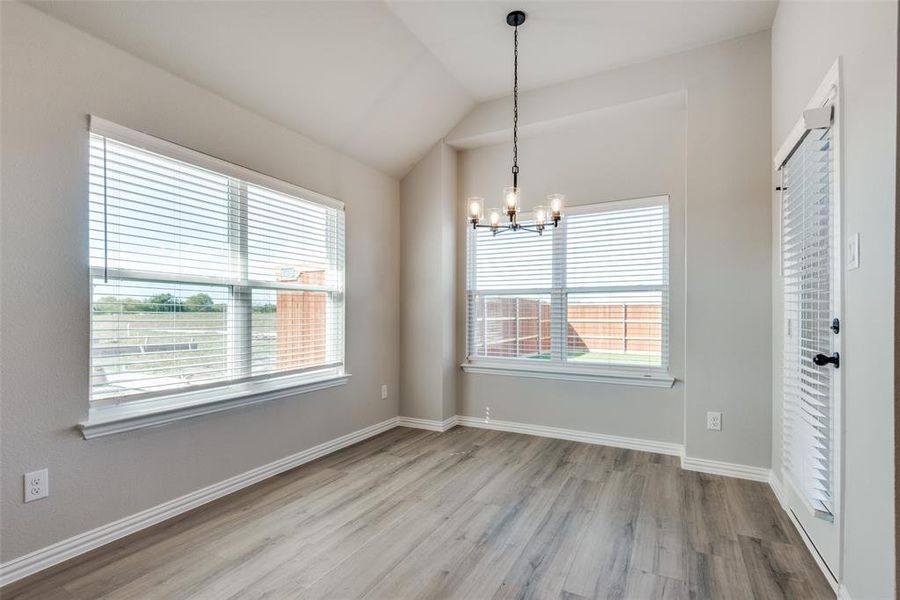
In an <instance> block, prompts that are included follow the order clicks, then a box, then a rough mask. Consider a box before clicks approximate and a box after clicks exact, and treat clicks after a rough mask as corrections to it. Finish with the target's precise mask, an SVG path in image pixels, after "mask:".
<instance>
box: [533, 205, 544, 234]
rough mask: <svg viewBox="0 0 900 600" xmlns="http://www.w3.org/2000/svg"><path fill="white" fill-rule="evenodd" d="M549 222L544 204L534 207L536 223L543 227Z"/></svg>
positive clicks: (537, 225) (539, 227)
mask: <svg viewBox="0 0 900 600" xmlns="http://www.w3.org/2000/svg"><path fill="white" fill-rule="evenodd" d="M546 222H547V209H546V208H544V207H543V206H535V207H534V224H535V226H536V227H537V228H538V229H543V228H544V224H545V223H546Z"/></svg>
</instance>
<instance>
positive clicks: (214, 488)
mask: <svg viewBox="0 0 900 600" xmlns="http://www.w3.org/2000/svg"><path fill="white" fill-rule="evenodd" d="M456 425H463V426H466V427H477V428H480V429H493V430H497V431H509V432H513V433H523V434H527V435H536V436H540V437H548V438H555V439H561V440H570V441H574V442H584V443H587V444H597V445H601V446H612V447H615V448H626V449H629V450H639V451H642V452H655V453H657V454H667V455H670V456H678V457H681V467H682V468H683V469H688V470H693V471H702V472H704V473H711V474H715V475H725V476H728V477H738V478H741V479H752V480H754V481H766V482H768V483H769V485H770V486H771V487H772V490H773V491H774V493H775V495H776V496H777V497H778V499H779V502H781V503H782V506H785V500H784V494H783V490H782V487H781V485H780V481H779V480H778V479H777V478H776V477H774V476H773V475H772V474H771V473H770V470H769V469H764V468H761V467H750V466H747V465H739V464H734V463H725V462H719V461H713V460H706V459H698V458H689V457H686V456H684V446H682V445H681V444H674V443H668V442H658V441H655V440H645V439H640V438H629V437H621V436H615V435H606V434H602V433H592V432H588V431H579V430H576V429H563V428H559V427H546V426H542V425H531V424H528V423H516V422H513V421H496V420H493V419H490V420H485V419H479V418H477V417H467V416H461V415H455V416H453V417H450V418H449V419H446V420H444V421H437V420H430V419H417V418H413V417H393V418H390V419H387V420H385V421H382V422H381V423H376V424H375V425H372V426H370V427H366V428H364V429H360V430H358V431H354V432H352V433H349V434H347V435H344V436H341V437H339V438H335V439H333V440H330V441H328V442H325V443H323V444H319V445H318V446H314V447H312V448H309V449H307V450H304V451H302V452H298V453H297V454H293V455H291V456H287V457H285V458H282V459H280V460H277V461H274V462H271V463H269V464H267V465H263V466H261V467H257V468H256V469H252V470H250V471H247V472H246V473H243V474H241V475H237V476H235V477H232V478H230V479H226V480H225V481H222V482H219V483H215V484H213V485H211V486H208V487H205V488H203V489H201V490H197V491H196V492H191V493H190V494H186V495H184V496H181V497H180V498H176V499H174V500H170V501H168V502H165V503H163V504H160V505H157V506H154V507H152V508H149V509H147V510H144V511H142V512H139V513H137V514H135V515H131V516H129V517H125V518H123V519H119V520H118V521H114V522H113V523H109V524H107V525H103V526H101V527H98V528H96V529H92V530H90V531H86V532H84V533H81V534H78V535H76V536H74V537H71V538H68V539H66V540H62V541H60V542H57V543H55V544H52V545H50V546H47V547H46V548H42V549H40V550H36V551H34V552H31V553H30V554H26V555H24V556H20V557H19V558H15V559H13V560H11V561H9V562H7V563H3V564H0V587H2V586H4V585H7V584H10V583H12V582H14V581H17V580H19V579H22V578H23V577H27V576H28V575H32V574H34V573H37V572H39V571H42V570H44V569H47V568H49V567H52V566H54V565H57V564H59V563H61V562H63V561H66V560H68V559H70V558H74V557H76V556H78V555H80V554H84V553H85V552H88V551H90V550H94V549H96V548H99V547H100V546H103V545H105V544H108V543H110V542H113V541H115V540H118V539H120V538H123V537H125V536H127V535H130V534H132V533H135V532H137V531H140V530H141V529H145V528H147V527H150V526H151V525H155V524H157V523H160V522H162V521H165V520H166V519H170V518H172V517H174V516H177V515H179V514H181V513H184V512H187V511H189V510H191V509H194V508H197V507H198V506H202V505H203V504H206V503H208V502H211V501H213V500H216V499H218V498H221V497H223V496H226V495H228V494H230V493H232V492H236V491H238V490H241V489H243V488H246V487H248V486H251V485H253V484H255V483H258V482H260V481H262V480H264V479H267V478H269V477H272V476H273V475H277V474H279V473H282V472H284V471H288V470H290V469H293V468H295V467H298V466H300V465H302V464H305V463H307V462H310V461H312V460H315V459H317V458H320V457H322V456H325V455H326V454H330V453H332V452H335V451H337V450H340V449H341V448H345V447H347V446H350V445H352V444H355V443H357V442H361V441H363V440H365V439H367V438H370V437H372V436H375V435H378V434H379V433H383V432H385V431H387V430H389V429H393V428H394V427H397V426H403V427H412V428H416V429H426V430H428V431H438V432H444V431H447V430H449V429H451V428H452V427H455V426H456ZM788 514H790V511H788ZM795 525H796V523H795ZM829 581H833V580H832V579H829ZM838 598H839V600H844V599H846V600H849V598H850V596H849V595H848V594H847V593H846V588H844V587H843V586H841V588H840V591H839V592H838Z"/></svg>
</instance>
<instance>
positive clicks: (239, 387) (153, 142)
mask: <svg viewBox="0 0 900 600" xmlns="http://www.w3.org/2000/svg"><path fill="white" fill-rule="evenodd" d="M88 130H89V131H90V132H91V133H95V134H97V135H102V136H105V137H110V138H112V139H115V140H118V141H121V142H123V143H126V144H129V145H132V146H135V147H138V148H143V149H145V150H148V151H151V152H155V153H157V154H161V155H164V156H167V157H170V158H174V159H177V160H181V161H183V162H186V163H189V164H192V165H195V166H199V167H203V168H206V169H209V170H212V171H216V172H218V173H220V174H223V175H226V176H228V177H232V178H235V179H240V180H243V181H245V182H248V183H253V184H257V185H260V186H262V187H266V188H268V189H272V190H275V191H278V192H282V193H285V194H288V195H291V196H297V197H300V198H303V199H304V200H307V201H310V202H313V203H317V204H321V205H324V206H327V207H331V208H336V209H338V210H344V203H343V202H341V201H340V200H336V199H334V198H331V197H329V196H325V195H324V194H320V193H318V192H315V191H313V190H309V189H306V188H303V187H300V186H296V185H293V184H290V183H287V182H285V181H282V180H280V179H276V178H274V177H270V176H268V175H264V174H262V173H259V172H257V171H254V170H252V169H248V168H246V167H242V166H240V165H236V164H233V163H230V162H227V161H225V160H222V159H219V158H215V157H213V156H209V155H207V154H203V153H201V152H199V151H197V150H192V149H190V148H186V147H184V146H180V145H178V144H175V143H173V142H170V141H167V140H164V139H162V138H158V137H155V136H152V135H150V134H146V133H142V132H138V131H134V130H132V129H129V128H127V127H123V126H121V125H117V124H116V123H113V122H111V121H107V120H105V119H101V118H99V117H96V116H94V115H90V116H89V127H88ZM90 272H91V275H92V276H93V275H95V274H97V273H95V269H91V270H90ZM344 273H346V266H345V268H344ZM108 274H109V275H116V276H120V277H123V278H135V277H137V278H140V277H139V276H138V274H135V273H130V272H124V271H120V270H109V273H108ZM89 279H90V278H89ZM156 279H159V277H157V276H154V280H156ZM176 279H177V281H179V282H181V281H184V280H185V279H184V278H173V281H175V280H176ZM189 279H191V280H193V279H203V283H219V282H218V280H217V278H214V277H210V278H196V277H191V278H189ZM206 279H208V280H209V281H206ZM228 281H229V282H230V281H231V280H228ZM242 283H245V282H242ZM254 283H256V282H253V281H247V282H246V284H247V285H252V284H254ZM259 287H266V288H279V287H290V289H297V286H279V285H278V283H277V282H263V285H261V286H259ZM339 288H340V291H339V292H334V291H333V290H331V289H330V288H327V289H326V287H325V286H313V285H307V286H303V289H309V290H313V291H319V290H321V291H329V292H331V293H339V294H341V295H342V296H343V297H344V311H345V312H346V309H347V308H346V307H347V301H346V295H347V292H346V288H345V284H344V282H343V281H341V283H340V286H339ZM341 320H342V321H343V327H342V329H343V333H342V345H341V363H342V364H341V365H340V366H337V367H330V366H324V367H321V368H314V369H312V370H309V371H303V372H299V373H297V372H294V373H288V374H283V375H281V376H279V375H277V374H276V375H268V376H265V377H263V378H260V379H249V380H243V381H235V382H232V383H224V384H221V385H214V386H210V387H208V388H200V389H190V390H185V391H179V392H175V393H173V394H168V395H164V396H154V397H152V398H148V399H145V400H141V399H132V400H127V401H124V402H122V403H116V402H107V401H105V400H100V401H95V402H90V403H89V408H88V418H87V420H85V421H82V422H80V423H78V424H77V428H78V430H79V431H80V432H81V434H82V436H83V437H84V439H86V440H87V439H93V438H97V437H103V436H107V435H113V434H116V433H122V432H126V431H133V430H136V429H146V428H149V427H159V426H161V425H165V424H167V423H172V422H174V421H180V420H183V419H189V418H193V417H197V416H201V415H206V414H212V413H217V412H222V411H225V410H230V409H232V408H240V407H243V406H251V405H253V404H259V403H261V402H267V401H269V400H278V399H280V398H286V397H289V396H295V395H298V394H304V393H308V392H314V391H318V390H323V389H327V388H332V387H336V386H341V385H345V384H346V383H347V382H348V381H349V379H350V377H351V374H350V373H349V372H348V371H347V351H346V339H347V331H346V317H345V316H342V317H341Z"/></svg>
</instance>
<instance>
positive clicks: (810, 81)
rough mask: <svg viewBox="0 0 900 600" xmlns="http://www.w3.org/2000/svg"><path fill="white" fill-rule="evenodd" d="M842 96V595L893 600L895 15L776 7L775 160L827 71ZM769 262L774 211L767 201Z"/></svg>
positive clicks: (864, 6) (884, 6)
mask: <svg viewBox="0 0 900 600" xmlns="http://www.w3.org/2000/svg"><path fill="white" fill-rule="evenodd" d="M838 58H840V61H841V78H842V93H843V111H842V119H843V128H842V135H843V145H842V152H843V170H842V177H843V185H842V187H843V190H842V193H843V210H844V213H843V216H844V224H843V225H844V227H843V229H844V234H845V236H849V235H852V234H853V233H859V236H860V268H859V269H858V270H854V271H845V272H844V311H843V313H844V314H843V315H842V322H843V327H842V331H841V336H843V354H842V357H841V371H842V372H843V378H844V455H843V457H844V469H843V473H844V485H843V502H844V510H843V528H844V529H843V538H844V540H843V552H842V563H843V566H842V574H841V576H840V580H841V583H842V584H843V585H845V586H846V587H847V591H848V592H849V596H850V597H852V598H889V597H894V569H895V556H894V539H893V532H894V527H893V513H894V504H893V477H894V471H893V422H894V421H893V368H894V367H893V364H894V357H893V356H894V355H893V352H894V350H893V337H892V336H893V331H894V328H893V326H892V324H893V320H894V313H893V297H894V261H893V256H894V235H895V231H894V210H895V207H894V204H895V189H894V187H895V180H894V176H895V174H894V170H895V164H896V163H895V155H896V131H897V129H896V118H897V95H896V82H897V73H896V68H897V3H896V2H835V3H828V4H821V3H804V2H782V3H781V5H780V6H779V8H778V13H777V15H776V18H775V24H774V27H773V29H772V98H773V103H772V106H773V114H772V122H773V126H772V129H773V134H772V149H771V152H772V154H773V155H774V152H775V151H776V150H777V149H778V148H779V147H780V146H781V144H782V143H783V142H784V140H785V138H786V137H787V135H788V132H789V131H790V129H791V127H793V125H794V123H795V122H796V121H797V120H798V119H799V118H800V113H801V111H802V110H803V109H804V108H805V107H806V104H807V102H808V101H809V99H810V98H811V97H812V95H813V92H815V90H816V88H817V87H818V85H819V83H820V82H821V81H822V79H823V78H824V77H825V74H826V73H827V72H828V69H829V68H830V67H831V65H832V64H833V63H834V61H835V60H836V59H838ZM772 213H773V221H774V225H775V228H774V229H773V232H774V235H773V256H774V257H778V256H780V250H779V246H778V240H777V236H778V228H777V224H778V219H779V207H778V199H777V196H775V197H774V198H773V202H772ZM779 272H780V269H779V265H778V263H777V260H776V261H774V262H773V264H772V273H773V315H774V317H775V318H774V319H773V335H772V341H773V346H772V351H771V355H772V356H773V361H774V363H773V372H774V373H780V372H781V339H782V305H781V293H782V291H781V277H780V275H779ZM772 398H773V415H774V418H773V446H772V455H773V461H772V464H773V465H774V466H775V472H776V475H778V476H780V474H781V460H782V459H781V454H782V452H781V450H782V448H781V386H780V379H779V378H775V379H774V380H773V394H772Z"/></svg>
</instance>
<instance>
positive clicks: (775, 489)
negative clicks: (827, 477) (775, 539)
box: [769, 471, 850, 600]
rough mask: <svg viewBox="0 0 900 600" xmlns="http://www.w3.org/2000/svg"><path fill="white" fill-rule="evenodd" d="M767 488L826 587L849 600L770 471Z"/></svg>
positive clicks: (783, 487) (782, 488)
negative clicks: (775, 499) (776, 499)
mask: <svg viewBox="0 0 900 600" xmlns="http://www.w3.org/2000/svg"><path fill="white" fill-rule="evenodd" d="M769 487H771V488H772V493H773V494H775V497H776V498H778V503H779V504H780V505H781V508H782V510H784V512H785V513H787V516H788V518H789V519H790V520H791V524H792V525H793V526H794V529H796V530H797V533H798V534H799V535H800V539H802V540H803V543H804V544H805V545H806V549H807V550H808V551H809V553H810V554H811V555H812V557H813V560H814V561H816V566H818V567H819V570H820V571H821V572H822V575H824V576H825V579H826V581H828V585H830V586H831V589H833V590H834V593H835V595H836V596H837V598H838V600H850V594H849V593H848V592H847V588H846V587H844V586H843V585H840V584H839V583H838V581H837V580H836V579H835V578H834V575H832V574H831V571H830V570H829V569H828V566H827V565H826V564H825V561H824V560H822V557H821V556H819V552H818V551H817V550H816V548H815V546H814V545H813V543H812V540H810V539H809V536H808V535H806V531H805V530H804V529H803V527H801V526H800V522H799V521H797V517H796V516H795V515H794V511H792V510H791V508H790V506H789V505H788V496H787V492H786V490H785V485H784V484H783V483H782V480H781V478H780V477H778V476H777V475H776V474H775V472H774V471H772V473H771V475H770V476H769Z"/></svg>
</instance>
